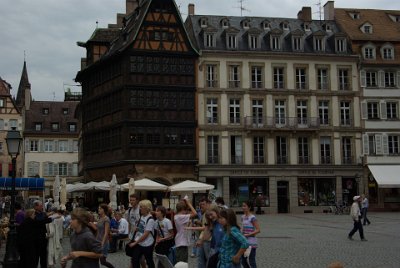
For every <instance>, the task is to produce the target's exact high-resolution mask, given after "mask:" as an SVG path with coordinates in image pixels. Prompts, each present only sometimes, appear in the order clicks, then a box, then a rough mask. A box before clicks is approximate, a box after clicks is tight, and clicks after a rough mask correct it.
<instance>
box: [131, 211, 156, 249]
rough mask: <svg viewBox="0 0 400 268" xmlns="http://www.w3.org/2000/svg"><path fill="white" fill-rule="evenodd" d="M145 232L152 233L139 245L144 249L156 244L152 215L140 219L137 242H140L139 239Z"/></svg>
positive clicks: (136, 236)
mask: <svg viewBox="0 0 400 268" xmlns="http://www.w3.org/2000/svg"><path fill="white" fill-rule="evenodd" d="M149 218H150V219H149ZM145 231H149V232H150V233H149V235H148V236H147V238H146V239H145V240H144V241H142V242H140V243H139V245H141V246H142V247H148V246H151V245H152V244H153V242H154V237H153V232H154V219H153V217H152V216H151V214H149V215H147V216H142V217H140V223H139V226H138V229H137V232H136V235H135V241H138V240H139V238H140V237H142V235H143V234H144V232H145Z"/></svg>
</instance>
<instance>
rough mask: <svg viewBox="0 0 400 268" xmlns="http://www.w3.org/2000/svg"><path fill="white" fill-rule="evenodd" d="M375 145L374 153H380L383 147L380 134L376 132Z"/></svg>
mask: <svg viewBox="0 0 400 268" xmlns="http://www.w3.org/2000/svg"><path fill="white" fill-rule="evenodd" d="M375 146H376V150H375V151H376V154H377V155H381V154H382V152H383V148H382V135H380V134H377V135H375Z"/></svg>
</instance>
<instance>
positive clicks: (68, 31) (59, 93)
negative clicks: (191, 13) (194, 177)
mask: <svg viewBox="0 0 400 268" xmlns="http://www.w3.org/2000/svg"><path fill="white" fill-rule="evenodd" d="M175 1H176V3H177V5H178V6H179V7H180V11H181V13H182V18H183V19H185V18H186V15H187V10H188V4H189V3H193V4H195V14H205V15H225V16H240V15H241V10H240V6H241V4H240V1H239V0H175ZM318 2H320V3H321V4H322V6H323V5H324V4H325V3H326V1H319V0H243V3H242V6H243V7H244V8H245V9H246V10H244V11H243V13H242V15H243V16H259V17H285V18H296V17H297V13H298V11H300V10H301V8H302V7H303V6H310V7H311V8H312V12H313V18H314V19H319V17H320V13H319V12H318V10H319V5H318ZM335 7H337V8H373V9H385V10H400V1H398V0H395V1H394V0H336V1H335ZM117 13H125V0H34V1H32V0H1V3H0V77H1V78H2V79H3V80H6V81H7V82H8V83H9V84H11V86H12V90H11V94H12V95H16V92H17V90H18V86H19V80H20V77H21V72H22V67H23V63H24V59H25V61H26V64H27V70H28V77H29V81H30V83H31V91H32V96H33V98H34V99H35V100H42V101H52V100H56V101H62V100H63V97H64V90H66V89H67V88H68V87H69V88H71V90H72V91H80V90H81V89H80V87H79V86H75V85H76V83H75V82H74V78H75V76H76V73H77V72H78V71H79V70H80V59H81V58H82V57H85V54H86V51H85V49H84V48H81V47H78V46H77V45H76V42H77V41H87V40H88V39H89V38H90V36H91V34H92V33H93V31H94V30H95V29H96V22H98V23H97V25H98V27H99V28H106V27H107V25H108V24H113V23H115V22H116V14H117ZM322 18H323V15H322Z"/></svg>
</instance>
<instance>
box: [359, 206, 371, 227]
mask: <svg viewBox="0 0 400 268" xmlns="http://www.w3.org/2000/svg"><path fill="white" fill-rule="evenodd" d="M367 212H368V208H362V209H361V215H362V217H363V219H364V222H363V224H364V225H365V224H366V223H368V224H371V222H370V221H369V219H368V218H367Z"/></svg>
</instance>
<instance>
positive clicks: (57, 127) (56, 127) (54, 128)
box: [51, 123, 60, 131]
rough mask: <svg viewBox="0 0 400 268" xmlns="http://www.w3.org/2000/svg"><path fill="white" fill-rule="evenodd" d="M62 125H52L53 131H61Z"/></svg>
mask: <svg viewBox="0 0 400 268" xmlns="http://www.w3.org/2000/svg"><path fill="white" fill-rule="evenodd" d="M59 130H60V125H59V123H51V131H59Z"/></svg>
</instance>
